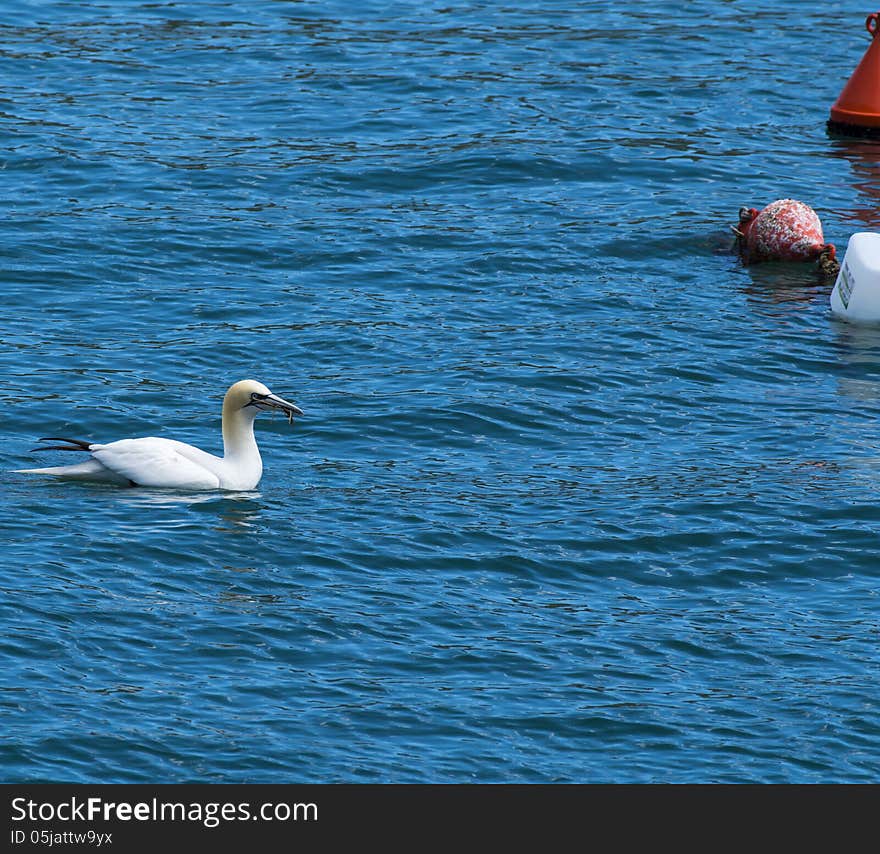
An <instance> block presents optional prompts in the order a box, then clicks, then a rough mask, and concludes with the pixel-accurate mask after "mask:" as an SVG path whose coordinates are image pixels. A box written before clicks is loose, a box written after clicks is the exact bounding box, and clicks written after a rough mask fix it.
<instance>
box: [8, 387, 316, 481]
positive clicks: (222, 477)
mask: <svg viewBox="0 0 880 854" xmlns="http://www.w3.org/2000/svg"><path fill="white" fill-rule="evenodd" d="M264 409H280V410H282V411H283V412H285V413H286V414H287V415H288V417H289V418H292V416H293V415H294V414H297V415H302V411H301V410H300V409H299V408H298V407H297V406H295V405H294V404H292V403H288V402H287V401H285V400H282V399H281V398H280V397H277V396H276V395H274V394H272V392H270V391H269V389H268V388H266V386H264V385H263V384H262V383H258V382H256V381H255V380H242V381H241V382H238V383H235V385H233V386H231V387H230V389H229V391H227V392H226V397H225V398H224V400H223V456H222V457H217V456H214V454H209V453H207V452H206V451H203V450H201V449H200V448H196V447H194V446H193V445H188V444H186V443H185V442H178V441H176V440H174V439H162V438H158V437H155V436H148V437H144V438H141V439H120V440H119V441H117V442H109V443H107V444H89V443H85V442H77V441H75V440H66V439H65V440H58V441H65V442H68V443H70V444H71V445H73V446H74V447H70V448H64V450H82V451H87V452H88V453H89V454H91V459H89V460H86V461H85V462H82V463H77V464H75V465H71V466H53V467H50V468H42V469H20V470H19V471H22V472H27V473H30V474H46V475H51V476H53V477H62V478H68V479H73V480H89V481H100V482H104V483H116V484H120V485H127V486H152V487H162V488H165V489H193V490H195V489H231V490H248V489H253V488H254V487H256V485H257V484H258V483H259V482H260V478H261V477H262V475H263V461H262V459H261V457H260V449H259V448H258V447H257V441H256V439H255V437H254V418H255V417H256V415H257V412H259V411H260V410H264Z"/></svg>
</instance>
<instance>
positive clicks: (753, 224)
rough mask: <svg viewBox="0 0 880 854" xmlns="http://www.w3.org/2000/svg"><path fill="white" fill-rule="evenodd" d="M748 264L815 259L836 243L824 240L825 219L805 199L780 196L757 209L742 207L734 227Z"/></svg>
mask: <svg viewBox="0 0 880 854" xmlns="http://www.w3.org/2000/svg"><path fill="white" fill-rule="evenodd" d="M733 230H734V233H735V234H736V235H737V248H738V249H739V253H740V256H741V257H742V259H743V263H745V264H754V263H757V262H758V261H815V260H816V259H818V258H819V256H820V255H821V254H822V251H823V250H825V249H828V248H830V249H831V250H832V252H831V255H832V258H833V256H834V253H833V245H832V244H830V243H825V237H824V236H823V234H822V223H821V222H820V221H819V217H818V216H817V215H816V212H815V211H814V210H813V209H812V208H811V207H810V206H809V205H805V204H804V203H803V202H797V201H795V200H794V199H779V200H778V201H775V202H772V203H771V204H769V205H767V207H766V208H764V210H762V211H760V212H758V211H757V210H755V208H740V212H739V224H738V225H737V226H736V227H735V228H734V229H733Z"/></svg>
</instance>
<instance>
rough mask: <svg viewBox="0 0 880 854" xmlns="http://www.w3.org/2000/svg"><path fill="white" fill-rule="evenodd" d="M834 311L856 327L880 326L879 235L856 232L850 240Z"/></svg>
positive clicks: (836, 287)
mask: <svg viewBox="0 0 880 854" xmlns="http://www.w3.org/2000/svg"><path fill="white" fill-rule="evenodd" d="M831 310H832V311H833V312H834V313H835V314H836V315H837V316H838V317H842V318H844V319H845V320H851V321H853V322H854V323H880V234H875V233H874V232H873V231H857V232H856V233H855V234H854V235H853V236H852V237H850V239H849V243H848V244H847V247H846V255H844V256H843V263H842V264H841V265H840V272H839V273H838V274H837V281H836V282H835V283H834V289H833V290H832V291H831Z"/></svg>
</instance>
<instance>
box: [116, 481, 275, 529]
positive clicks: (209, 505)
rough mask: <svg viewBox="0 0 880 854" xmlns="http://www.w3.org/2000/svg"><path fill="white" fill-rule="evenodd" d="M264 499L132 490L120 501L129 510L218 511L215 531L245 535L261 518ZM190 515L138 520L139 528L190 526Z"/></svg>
mask: <svg viewBox="0 0 880 854" xmlns="http://www.w3.org/2000/svg"><path fill="white" fill-rule="evenodd" d="M261 498H262V495H261V493H259V492H253V491H252V492H178V491H172V490H132V491H127V492H124V493H122V497H121V501H122V503H123V504H126V505H128V506H130V507H134V508H137V509H141V510H143V509H149V510H167V509H175V508H177V509H180V508H184V509H187V510H197V511H198V512H200V513H206V512H211V511H214V510H216V512H217V524H215V525H214V526H213V528H214V530H217V531H227V532H229V533H233V534H242V533H245V532H246V531H248V530H249V529H251V528H253V527H254V526H255V525H256V523H257V520H258V519H259V516H260V511H261V509H262V504H261V503H260V499H261ZM192 523H193V519H192V517H191V516H189V514H187V515H184V516H177V517H175V518H173V519H169V518H168V516H167V515H166V516H163V517H162V518H155V519H153V520H152V525H151V521H150V519H149V517H145V516H144V515H141V516H139V517H138V527H139V528H141V529H143V530H150V528H151V527H152V528H153V529H156V530H158V529H160V528H166V529H167V528H168V527H179V526H184V525H190V524H192Z"/></svg>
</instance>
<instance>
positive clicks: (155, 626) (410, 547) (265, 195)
mask: <svg viewBox="0 0 880 854" xmlns="http://www.w3.org/2000/svg"><path fill="white" fill-rule="evenodd" d="M872 8H873V7H872ZM869 11H871V9H867V8H866V7H864V5H863V4H860V3H856V2H839V3H823V4H809V6H807V5H806V4H793V3H783V2H779V0H773V2H771V0H749V2H746V0H730V2H724V3H718V2H708V0H696V2H689V3H674V2H658V3H652V4H647V5H645V4H641V5H639V4H620V3H610V2H574V0H542V2H540V3H538V2H526V3H504V2H490V0H485V1H484V2H479V0H465V2H456V3H448V2H446V0H443V2H437V3H431V2H428V3H410V2H391V3H378V2H358V3H354V2H343V1H342V0H325V2H312V0H304V2H282V0H276V2H271V1H270V0H253V2H248V3H246V4H242V3H233V2H226V0H216V2H195V1H194V0H189V2H186V0H183V1H182V2H161V0H160V2H142V0H103V2H99V0H81V2H65V0H30V1H29V2H28V0H7V1H6V2H4V3H2V5H0V83H2V85H0V117H2V118H0V133H2V157H0V194H2V200H3V207H4V211H5V216H4V222H3V227H2V229H0V259H2V283H0V293H2V296H3V309H4V310H3V312H2V322H0V377H2V382H0V394H2V404H3V415H4V418H3V426H2V438H3V442H2V446H0V469H2V470H3V473H2V475H0V519H2V529H3V548H2V558H0V626H2V631H0V767H2V769H3V772H2V776H3V779H4V780H6V781H7V782H24V781H63V782H193V781H203V782H270V783H277V782H395V783H401V782H442V783H449V782H621V783H625V782H672V783H689V782H736V783H742V782H774V783H778V782H795V783H812V782H835V783H839V782H865V781H874V780H876V779H877V776H878V771H880V724H878V711H880V710H878V700H880V697H878V677H880V656H878V639H880V609H878V604H880V603H878V589H880V584H878V581H880V564H878V552H880V539H878V533H880V502H878V492H880V452H878V447H880V420H878V415H880V331H878V330H875V329H870V328H859V327H854V326H849V325H846V324H844V323H841V322H839V321H837V320H835V319H834V318H833V317H832V316H831V314H830V312H829V307H828V292H829V287H828V285H827V284H825V283H822V282H821V281H819V280H818V279H817V277H816V274H815V272H814V270H813V269H812V268H811V267H810V266H808V265H797V264H795V265H784V264H766V265H761V266H755V267H751V268H744V267H742V266H741V265H740V264H739V262H738V261H737V259H736V258H735V257H734V256H733V255H732V254H731V252H730V251H729V250H730V234H729V231H728V225H729V224H730V223H733V222H735V221H736V218H737V210H738V208H739V207H740V206H741V205H749V206H755V207H762V206H763V205H764V204H767V203H769V202H770V201H772V200H774V199H777V198H784V197H792V198H797V199H801V200H802V201H805V202H807V203H808V204H810V205H812V206H813V207H814V208H815V209H816V210H817V212H818V213H819V215H820V217H821V218H822V221H823V224H824V227H825V234H826V238H827V239H829V240H831V241H833V242H835V243H836V244H837V245H838V247H839V248H840V250H841V251H842V250H843V249H844V248H845V245H846V241H847V239H848V237H849V235H850V234H852V233H853V232H855V231H859V230H865V229H874V228H878V227H880V146H878V144H877V143H871V142H864V141H857V140H848V139H840V138H835V137H831V136H829V135H828V134H827V132H826V129H825V121H826V119H827V118H828V110H829V107H830V105H831V104H832V103H833V101H834V100H835V98H836V97H837V95H838V94H839V92H840V90H841V88H842V87H843V85H844V83H845V82H846V80H847V78H848V76H849V74H850V73H851V72H852V70H853V68H854V67H855V66H856V64H857V62H858V61H859V59H860V58H861V56H862V53H863V51H864V50H865V48H866V47H867V44H868V36H867V34H866V33H865V31H864V17H865V15H866V13H867V12H869ZM247 377H253V378H256V379H259V380H261V381H263V382H265V383H266V384H267V385H269V386H270V387H271V388H272V389H273V390H274V391H276V392H277V393H279V394H281V395H282V396H284V397H285V398H288V399H290V400H293V401H295V402H296V403H298V404H299V405H300V406H301V407H302V408H303V409H304V410H305V412H306V417H304V418H303V419H301V420H298V421H297V422H296V424H295V425H294V426H293V427H292V428H291V427H290V426H289V425H288V424H287V423H286V421H285V420H284V419H283V418H281V417H275V418H273V417H270V416H265V415H264V416H261V418H260V419H259V420H258V422H257V435H258V439H259V441H260V445H261V449H262V452H263V458H264V463H265V474H264V477H263V480H262V482H261V483H260V485H259V487H258V489H257V490H255V491H254V492H251V493H243V494H226V493H222V492H217V493H210V492H207V493H182V492H169V491H162V490H147V489H138V488H134V489H118V488H110V487H102V486H97V485H84V484H70V483H63V482H55V481H52V480H49V479H45V478H40V477H33V476H26V475H21V474H14V473H11V470H12V469H16V468H24V467H31V466H35V465H51V464H55V463H59V462H63V461H67V462H69V461H70V460H69V456H68V457H64V455H62V454H60V453H51V452H50V453H47V454H36V453H32V452H31V448H33V447H34V445H35V440H36V439H37V438H39V437H41V436H46V435H49V436H56V435H60V436H68V435H70V436H75V437H80V438H84V439H88V440H93V441H112V440H114V439H119V438H124V437H128V436H140V435H163V436H171V437H174V438H179V439H182V440H184V441H189V442H192V443H194V444H197V445H199V446H200V447H203V448H205V449H207V450H211V451H213V452H219V451H220V450H221V447H222V445H221V437H220V420H219V419H220V404H221V401H222V397H223V394H224V392H225V390H226V388H227V387H228V386H229V385H230V384H231V383H232V382H234V381H236V380H239V379H243V378H247Z"/></svg>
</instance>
